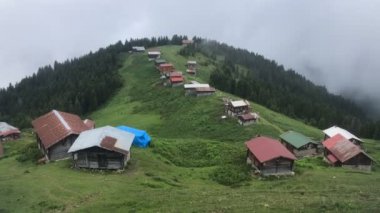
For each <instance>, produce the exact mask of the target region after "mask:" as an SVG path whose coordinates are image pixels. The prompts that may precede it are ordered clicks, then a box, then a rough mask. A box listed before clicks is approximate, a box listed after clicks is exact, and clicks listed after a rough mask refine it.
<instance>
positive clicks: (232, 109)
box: [226, 100, 250, 116]
mask: <svg viewBox="0 0 380 213" xmlns="http://www.w3.org/2000/svg"><path fill="white" fill-rule="evenodd" d="M226 112H227V114H228V115H230V116H238V115H243V114H246V113H249V112H250V104H249V102H248V101H246V100H239V101H228V103H227V105H226Z"/></svg>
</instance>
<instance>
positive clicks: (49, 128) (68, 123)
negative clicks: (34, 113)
mask: <svg viewBox="0 0 380 213" xmlns="http://www.w3.org/2000/svg"><path fill="white" fill-rule="evenodd" d="M32 125H33V128H34V130H35V132H36V133H37V135H38V136H39V138H40V139H41V142H42V144H43V145H44V147H45V148H49V147H50V146H52V145H54V144H55V143H57V142H58V141H60V140H62V139H64V138H66V137H67V136H69V135H72V134H75V135H79V134H80V133H81V132H83V131H85V130H88V129H90V128H89V127H87V126H86V125H85V124H84V122H83V121H82V120H81V119H80V117H79V116H78V115H74V114H71V113H67V112H60V111H57V110H52V111H51V112H49V113H47V114H45V115H43V116H41V117H39V118H37V119H35V120H34V121H32Z"/></svg>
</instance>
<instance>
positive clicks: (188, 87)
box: [184, 82, 215, 97]
mask: <svg viewBox="0 0 380 213" xmlns="http://www.w3.org/2000/svg"><path fill="white" fill-rule="evenodd" d="M184 89H185V95H194V96H197V97H198V96H208V95H212V94H214V93H215V88H213V87H210V85H209V84H201V83H198V82H192V83H191V84H185V85H184Z"/></svg>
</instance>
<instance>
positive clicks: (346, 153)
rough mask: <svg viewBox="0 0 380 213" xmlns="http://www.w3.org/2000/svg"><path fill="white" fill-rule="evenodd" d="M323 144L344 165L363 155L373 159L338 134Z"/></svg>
mask: <svg viewBox="0 0 380 213" xmlns="http://www.w3.org/2000/svg"><path fill="white" fill-rule="evenodd" d="M322 144H323V146H324V147H325V148H326V149H327V150H329V151H330V152H331V153H332V155H334V157H335V158H337V159H338V160H339V161H340V162H342V163H344V162H346V161H347V160H349V159H351V158H353V157H355V156H357V155H358V154H361V153H362V154H364V155H366V156H367V157H368V158H370V159H372V158H371V157H370V156H369V155H368V154H367V153H366V152H364V151H363V150H362V149H361V148H360V147H359V146H357V145H355V144H354V143H352V142H351V141H349V140H348V139H347V138H345V137H343V136H342V135H340V134H337V135H335V136H334V137H332V138H329V139H327V140H325V141H324V142H323V143H322Z"/></svg>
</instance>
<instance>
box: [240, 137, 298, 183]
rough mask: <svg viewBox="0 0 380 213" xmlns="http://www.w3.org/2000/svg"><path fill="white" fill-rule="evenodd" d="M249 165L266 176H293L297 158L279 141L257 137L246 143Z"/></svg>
mask: <svg viewBox="0 0 380 213" xmlns="http://www.w3.org/2000/svg"><path fill="white" fill-rule="evenodd" d="M245 144H246V146H247V163H248V164H249V165H251V166H252V167H253V168H254V169H255V170H256V171H257V172H259V173H260V174H262V175H264V176H268V175H293V174H294V172H293V170H294V160H296V157H295V156H294V155H293V154H292V153H291V152H289V150H287V149H286V147H285V146H284V145H282V144H281V143H280V142H279V141H277V140H275V139H272V138H269V137H256V138H253V139H251V140H249V141H247V142H246V143H245Z"/></svg>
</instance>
